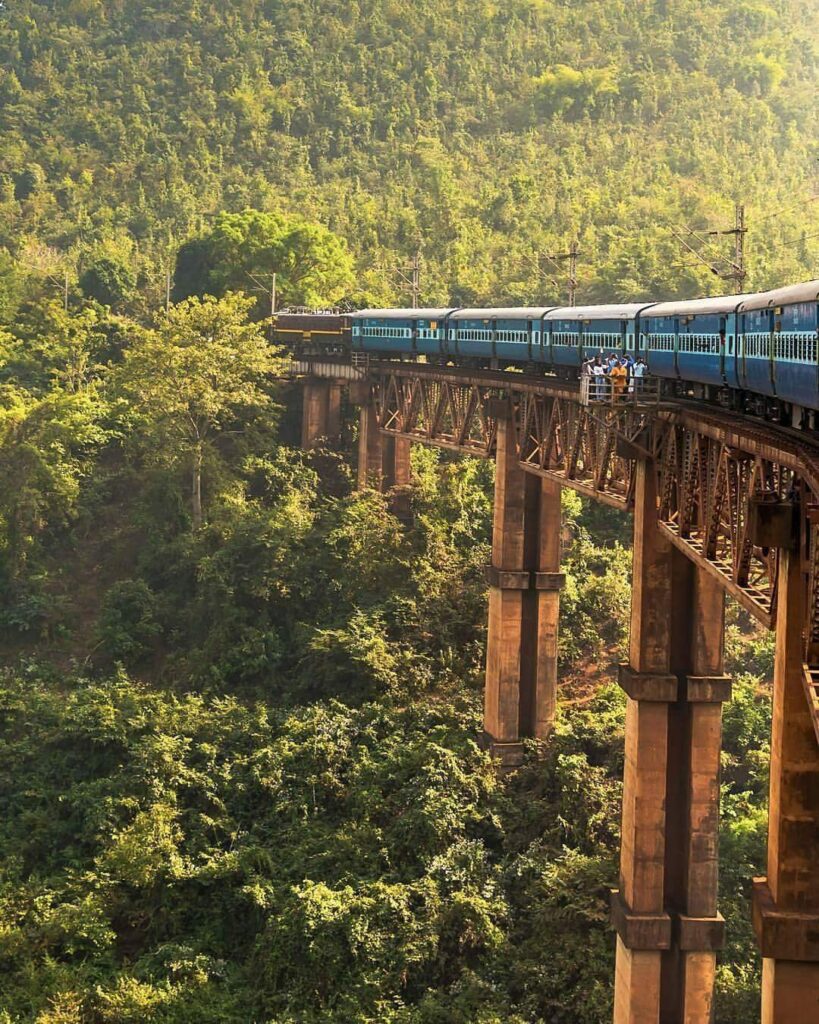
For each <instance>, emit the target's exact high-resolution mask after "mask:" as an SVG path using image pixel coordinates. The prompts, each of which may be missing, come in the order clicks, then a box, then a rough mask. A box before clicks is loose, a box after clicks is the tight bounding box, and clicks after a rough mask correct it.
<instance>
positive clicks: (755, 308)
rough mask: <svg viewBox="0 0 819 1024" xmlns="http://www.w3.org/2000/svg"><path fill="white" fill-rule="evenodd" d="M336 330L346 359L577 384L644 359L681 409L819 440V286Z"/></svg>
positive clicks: (387, 317) (475, 313)
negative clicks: (741, 416)
mask: <svg viewBox="0 0 819 1024" xmlns="http://www.w3.org/2000/svg"><path fill="white" fill-rule="evenodd" d="M278 319H279V321H281V320H282V318H281V317H279V318H278ZM308 320H309V318H306V319H305V321H304V323H303V324H302V326H301V328H300V330H301V333H302V335H303V340H304V341H305V342H307V340H308V339H309V342H310V343H312V344H315V343H316V342H317V341H318V340H319V338H320V332H319V325H318V324H317V323H315V321H314V322H313V323H314V327H315V333H311V331H310V330H308V329H307V328H308V324H307V321H308ZM333 325H334V328H335V331H334V333H332V334H327V333H326V332H327V330H328V329H329V326H330V321H329V320H327V321H326V324H325V327H324V331H325V337H326V339H327V341H328V343H329V346H330V347H331V348H333V347H334V348H335V350H336V351H345V350H350V349H351V350H352V351H353V352H363V353H368V354H369V355H370V356H372V357H374V358H378V359H420V360H424V361H426V362H437V363H450V362H452V363H458V364H460V365H464V366H476V367H482V368H489V369H498V370H503V369H515V370H523V371H524V372H531V373H543V374H551V375H555V376H557V377H559V378H563V379H568V380H570V379H574V378H576V377H578V375H579V373H580V367H581V365H582V363H583V362H584V360H586V359H588V358H594V357H596V356H598V355H601V354H602V355H609V354H611V353H616V354H618V355H621V356H630V357H632V358H633V359H635V360H636V359H638V358H642V359H643V360H644V361H645V363H646V364H647V368H648V373H649V375H651V376H653V377H656V378H658V379H659V380H660V382H661V385H662V390H663V393H664V394H666V395H667V396H669V397H677V398H683V397H690V398H695V399H702V400H705V401H710V402H715V403H718V404H719V405H721V406H723V407H724V408H728V409H731V410H734V411H737V412H740V413H749V414H752V415H755V416H759V417H762V418H764V419H766V420H769V421H773V422H777V423H782V424H785V425H787V426H793V427H796V428H798V429H808V430H816V429H819V280H816V281H808V282H806V283H803V284H795V285H789V286H787V287H784V288H777V289H774V290H772V291H767V292H756V293H750V294H745V295H723V296H718V297H713V298H700V299H690V300H678V301H673V302H641V303H640V302H638V303H619V304H610V305H590V306H533V307H518V308H494V309H463V308H455V307H446V308H432V309H364V310H360V311H358V312H355V313H351V314H347V315H338V316H337V317H336V318H335V319H334V320H333ZM296 333H297V332H296ZM291 337H292V335H291ZM281 339H282V340H285V335H284V333H282V334H281ZM325 347H326V346H325Z"/></svg>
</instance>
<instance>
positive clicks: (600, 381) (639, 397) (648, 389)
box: [580, 375, 660, 406]
mask: <svg viewBox="0 0 819 1024" xmlns="http://www.w3.org/2000/svg"><path fill="white" fill-rule="evenodd" d="M580 401H581V403H582V404H583V405H615V406H620V405H657V404H658V403H659V401H660V378H659V377H631V378H629V379H628V380H627V381H624V382H623V384H622V385H619V386H618V384H617V383H616V382H615V381H613V380H612V379H611V377H607V376H605V375H599V376H591V377H581V378H580Z"/></svg>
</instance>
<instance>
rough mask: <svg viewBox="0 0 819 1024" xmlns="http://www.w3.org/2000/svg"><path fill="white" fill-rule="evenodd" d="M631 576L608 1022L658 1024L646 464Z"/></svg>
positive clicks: (667, 625) (658, 635)
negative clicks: (611, 1019) (612, 981)
mask: <svg viewBox="0 0 819 1024" xmlns="http://www.w3.org/2000/svg"><path fill="white" fill-rule="evenodd" d="M635 472H636V482H635V483H636V486H635V506H634V569H633V581H632V606H631V639H630V646H629V663H628V665H627V666H623V667H622V668H621V673H620V683H621V686H622V687H623V689H624V690H625V691H626V694H627V698H628V699H627V706H626V749H625V754H626V756H625V771H624V778H623V826H622V840H621V849H620V888H619V890H618V891H617V892H615V893H613V894H612V918H613V922H614V926H615V928H616V930H617V964H616V972H615V984H614V1021H615V1024H659V1021H660V998H661V976H662V958H663V950H667V949H669V948H670V946H671V918H670V917H669V915H668V914H667V913H666V912H665V903H664V885H665V838H666V837H665V825H666V819H665V805H666V785H667V775H668V719H669V705H670V704H671V703H672V702H673V701H675V700H676V698H677V680H676V677H675V676H672V675H671V673H670V667H671V585H672V581H671V563H672V551H671V545H670V543H669V542H668V541H667V540H666V539H665V538H664V537H663V536H662V534H661V533H660V531H659V529H658V525H657V493H656V479H655V473H654V466H653V463H651V462H650V461H648V460H641V461H639V462H638V463H637V467H636V470H635Z"/></svg>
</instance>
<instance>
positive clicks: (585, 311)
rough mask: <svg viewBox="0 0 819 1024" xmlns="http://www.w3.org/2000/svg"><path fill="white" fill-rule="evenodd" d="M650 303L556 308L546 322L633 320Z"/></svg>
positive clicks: (549, 314) (547, 315)
mask: <svg viewBox="0 0 819 1024" xmlns="http://www.w3.org/2000/svg"><path fill="white" fill-rule="evenodd" d="M652 305H654V303H652V302H620V303H614V304H613V305H608V306H558V307H557V308H556V309H553V310H551V312H549V313H547V314H546V317H545V319H546V320H633V319H634V318H635V317H636V316H637V314H638V313H642V312H643V310H644V309H648V308H649V307H650V306H652Z"/></svg>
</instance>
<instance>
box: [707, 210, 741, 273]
mask: <svg viewBox="0 0 819 1024" xmlns="http://www.w3.org/2000/svg"><path fill="white" fill-rule="evenodd" d="M747 233H748V228H747V227H746V225H745V204H744V203H737V204H736V210H735V213H734V226H733V227H732V228H729V229H728V230H727V231H709V232H708V234H709V235H733V236H734V261H733V263H731V262H730V261H728V262H729V266H730V267H731V269H730V270H729V271H727V272H726V273H723V274H720V277H722V278H723V279H724V280H726V281H736V286H737V293H740V292H742V289H743V285H744V284H745V278H746V277H747V276H748V272H747V270H746V269H745V235H746V234H747Z"/></svg>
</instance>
